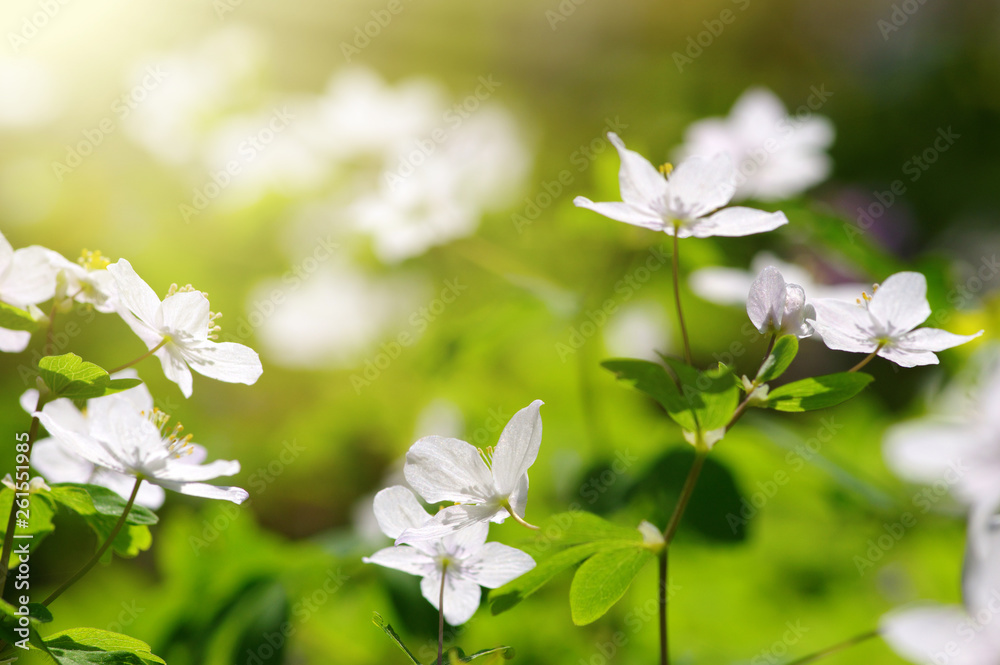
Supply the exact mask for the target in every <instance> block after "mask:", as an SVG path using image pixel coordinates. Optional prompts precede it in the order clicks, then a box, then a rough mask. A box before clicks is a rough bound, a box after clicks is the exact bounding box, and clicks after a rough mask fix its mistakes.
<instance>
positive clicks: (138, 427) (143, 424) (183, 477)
mask: <svg viewBox="0 0 1000 665" xmlns="http://www.w3.org/2000/svg"><path fill="white" fill-rule="evenodd" d="M57 405H58V401H56V402H51V403H49V404H46V405H45V407H44V408H43V409H42V411H41V412H40V413H38V414H37V415H38V419H39V421H40V422H41V423H42V425H43V426H44V427H45V429H46V430H48V432H49V434H50V435H51V436H52V437H53V438H54V439H56V440H57V441H59V442H61V443H62V444H63V445H65V446H67V447H69V448H70V449H71V450H72V451H73V452H74V453H75V454H77V455H79V456H80V457H82V458H83V459H85V460H87V461H88V462H90V463H92V464H94V465H97V466H99V467H102V468H104V469H108V470H109V471H114V472H116V473H119V474H123V475H126V476H131V477H132V478H133V479H136V478H141V479H143V480H146V481H148V482H150V483H153V484H156V485H159V486H161V487H163V488H165V489H169V490H173V491H175V492H180V493H181V494H188V495H190V496H198V497H204V498H208V499H223V500H226V501H232V502H233V503H242V502H243V501H245V500H246V499H247V498H248V497H249V494H247V492H246V491H245V490H243V489H240V488H239V487H223V486H217V485H209V484H206V483H205V482H204V481H206V480H211V479H213V478H218V477H219V476H231V475H233V474H236V473H239V470H240V463H239V462H236V461H227V460H216V461H214V462H210V463H208V464H190V463H185V462H183V461H181V459H182V458H183V457H185V456H187V455H192V454H199V453H198V452H196V451H197V449H195V448H194V447H193V444H192V443H191V435H190V434H188V435H185V436H181V434H180V433H181V431H182V429H183V428H182V427H181V426H180V425H179V424H178V425H175V426H174V427H173V429H170V430H168V429H167V427H168V421H169V417H168V416H167V415H166V414H164V413H163V412H162V411H159V410H156V409H154V410H153V411H152V412H143V411H140V410H139V409H138V408H136V404H135V403H134V402H133V401H132V400H131V399H130V398H129V397H125V396H122V395H117V394H116V395H109V396H107V397H104V398H101V399H95V400H90V401H89V402H88V404H87V423H86V431H81V430H80V424H79V419H78V413H77V414H73V413H72V412H69V411H67V410H65V409H61V408H60V407H59V406H57ZM133 482H134V481H133ZM116 491H117V489H116Z"/></svg>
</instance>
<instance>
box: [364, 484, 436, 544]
mask: <svg viewBox="0 0 1000 665" xmlns="http://www.w3.org/2000/svg"><path fill="white" fill-rule="evenodd" d="M372 510H373V512H374V513H375V519H376V520H377V521H378V525H379V528H381V529H382V533H384V534H385V535H387V536H389V537H390V538H398V537H399V534H401V533H403V531H405V530H406V529H409V528H412V527H418V526H422V525H423V524H425V523H426V522H427V521H428V520H430V518H431V516H430V514H429V513H428V512H427V511H426V510H424V507H423V506H421V505H420V502H419V501H417V497H416V496H414V495H413V492H411V491H410V490H409V488H407V487H403V486H402V485H393V486H392V487H387V488H385V489H384V490H382V491H381V492H379V493H378V494H376V495H375V500H374V501H373V502H372Z"/></svg>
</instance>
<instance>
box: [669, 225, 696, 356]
mask: <svg viewBox="0 0 1000 665" xmlns="http://www.w3.org/2000/svg"><path fill="white" fill-rule="evenodd" d="M677 229H678V226H677V225H676V224H675V225H674V235H673V238H674V255H673V261H672V263H673V270H674V301H675V302H676V303H677V322H678V323H679V324H680V326H681V337H682V338H683V339H684V361H685V362H687V364H688V365H690V364H692V363H691V343H690V342H689V341H688V333H687V327H686V326H685V325H684V310H683V309H682V308H681V286H680V271H679V270H678V267H677V254H678V251H679V249H678V246H679V243H678V241H677Z"/></svg>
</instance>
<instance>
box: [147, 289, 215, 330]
mask: <svg viewBox="0 0 1000 665" xmlns="http://www.w3.org/2000/svg"><path fill="white" fill-rule="evenodd" d="M208 307H209V304H208V298H206V297H205V294H204V293H201V292H200V291H185V292H183V293H175V294H174V295H172V296H167V297H166V298H164V299H163V304H162V305H160V319H159V321H157V322H156V324H157V325H158V326H159V327H162V328H165V329H167V330H170V331H178V332H183V333H186V335H185V337H186V336H187V335H190V336H191V337H193V338H194V339H199V340H201V339H207V337H208V314H209V311H208ZM178 341H179V342H180V341H186V340H178Z"/></svg>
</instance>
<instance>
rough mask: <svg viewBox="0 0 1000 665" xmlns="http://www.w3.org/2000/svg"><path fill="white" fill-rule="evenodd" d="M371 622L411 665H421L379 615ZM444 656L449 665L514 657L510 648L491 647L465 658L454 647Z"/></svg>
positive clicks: (463, 653) (458, 649) (374, 615)
mask: <svg viewBox="0 0 1000 665" xmlns="http://www.w3.org/2000/svg"><path fill="white" fill-rule="evenodd" d="M372 622H373V623H374V624H375V625H376V626H378V627H379V628H381V629H382V631H383V632H384V633H385V634H386V635H388V636H389V639H391V640H392V641H393V642H395V643H396V646H398V647H399V648H400V650H402V652H403V653H405V654H406V657H407V658H409V660H410V662H411V663H413V664H414V665H421V664H420V661H419V660H417V658H416V656H414V655H413V652H412V651H410V650H409V649H408V648H407V647H406V645H405V644H403V640H402V638H400V636H399V634H398V633H397V632H396V631H395V630H393V627H392V626H391V625H390V624H389V623H387V622H386V621H385V619H383V618H382V615H381V614H379V613H378V612H375V613H374V614H373V615H372ZM445 655H446V656H447V657H448V662H449V663H450V664H451V665H458V663H471V662H472V661H474V660H476V659H477V658H482V657H484V656H496V658H495V659H491V660H499V659H500V658H502V659H504V660H510V659H511V658H513V657H514V650H513V649H512V648H511V647H493V648H492V649H482V650H481V651H477V652H475V653H473V654H470V655H468V656H466V655H465V652H464V651H463V650H462V649H460V648H458V647H455V648H453V649H451V650H449V651H448V652H447V653H446V654H445ZM436 663H437V659H435V660H434V661H433V664H428V665H436Z"/></svg>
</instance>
